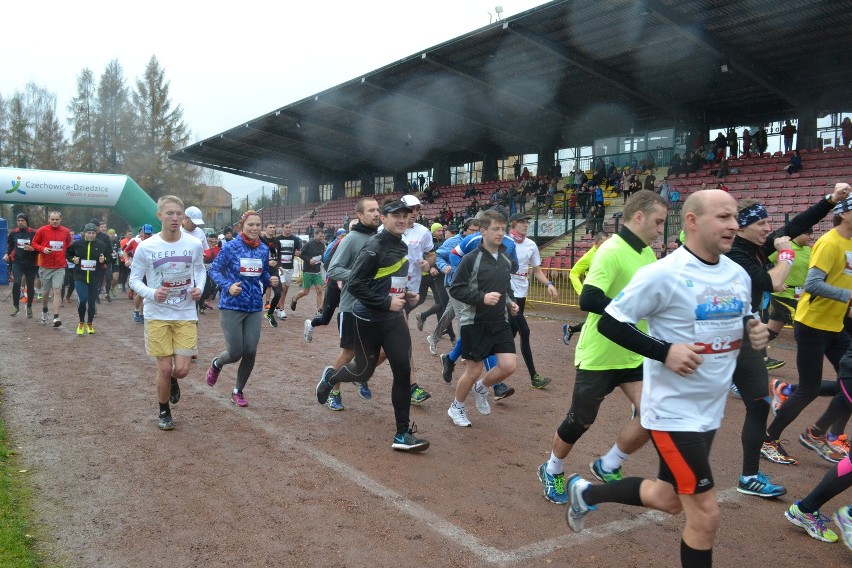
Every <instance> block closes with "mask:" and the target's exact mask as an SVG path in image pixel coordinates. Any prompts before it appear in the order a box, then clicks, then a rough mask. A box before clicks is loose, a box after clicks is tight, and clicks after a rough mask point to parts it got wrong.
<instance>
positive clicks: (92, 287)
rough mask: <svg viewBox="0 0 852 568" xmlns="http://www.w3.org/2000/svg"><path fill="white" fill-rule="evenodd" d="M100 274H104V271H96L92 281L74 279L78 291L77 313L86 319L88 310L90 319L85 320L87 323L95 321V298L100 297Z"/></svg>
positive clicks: (81, 319)
mask: <svg viewBox="0 0 852 568" xmlns="http://www.w3.org/2000/svg"><path fill="white" fill-rule="evenodd" d="M98 276H103V273H95V274H92V277H91V282H88V283H86V282H81V281H80V280H75V281H74V289H75V290H76V291H77V315H78V316H80V321H81V322H82V321H84V319H83V318H84V317H85V316H86V315H87V314H86V312H87V311H88V312H89V313H88V316H89V317H88V319H86V320H85V322H86V323H92V322H93V321H95V309H96V308H97V306H95V298H97V297H98V288H100V285H99V284H98V280H99V278H98Z"/></svg>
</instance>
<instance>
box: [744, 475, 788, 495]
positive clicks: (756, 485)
mask: <svg viewBox="0 0 852 568" xmlns="http://www.w3.org/2000/svg"><path fill="white" fill-rule="evenodd" d="M770 479H772V477H771V476H769V475H766V474H765V473H763V472H762V471H758V472H757V475H755V476H754V477H752V478H751V479H746V478H745V476H740V479H739V481H738V482H737V491H738V492H740V493H742V494H743V495H754V496H755V497H763V498H765V499H773V498H775V497H780V496H782V495H784V494H786V493H787V489H786V488H785V487H783V486H781V485H775V484H773V483H771V482H770V481H769V480H770Z"/></svg>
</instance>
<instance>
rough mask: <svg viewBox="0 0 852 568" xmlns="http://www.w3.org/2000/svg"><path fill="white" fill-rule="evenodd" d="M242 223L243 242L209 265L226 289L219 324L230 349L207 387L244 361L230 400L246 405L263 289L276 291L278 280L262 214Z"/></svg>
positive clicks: (244, 216) (243, 218)
mask: <svg viewBox="0 0 852 568" xmlns="http://www.w3.org/2000/svg"><path fill="white" fill-rule="evenodd" d="M240 223H241V227H240V234H239V236H238V238H236V239H234V240H232V241H231V242H229V243H227V244H226V245H225V246H224V248H222V251H221V252H220V253H219V255H218V256H217V257H216V260H214V261H213V264H211V265H210V271H209V276H210V278H212V279H213V281H214V282H216V285H217V286H218V287H219V288H220V289H221V290H222V293H221V294H220V295H219V322H220V324H221V326H222V334H223V335H224V336H225V346H226V347H225V350H224V351H222V352H221V353H219V355H217V356H216V357H214V358H213V361H212V362H211V363H210V368H209V369H207V384H208V385H210V386H211V387H212V386H213V385H215V384H216V381H217V380H218V379H219V373H221V372H222V368H223V367H224V366H225V365H227V364H228V363H236V362H237V361H239V362H240V366H239V369H237V384H236V386H235V387H234V390H233V392H232V393H231V401H232V402H233V403H234V404H236V405H237V406H240V407H245V406H248V401H247V400H246V397H245V395H244V394H243V389H245V386H246V383H247V382H248V379H249V375H251V372H252V369H254V360H255V357H256V355H257V344H258V343H259V342H260V327H261V326H260V324H261V322H262V321H263V320H262V313H263V289H264V287H266V286H271V287H273V288H274V287H276V286H277V285H278V276H272V275H271V274H270V272H269V263H270V262H271V260H270V255H269V247H268V246H267V245H266V244H265V243H264V242H262V241H261V240H260V226H261V221H260V214H258V213H257V212H256V211H252V210H249V211H246V212H245V213H243V214H242V215H241V216H240Z"/></svg>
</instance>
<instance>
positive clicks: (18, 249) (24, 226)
mask: <svg viewBox="0 0 852 568" xmlns="http://www.w3.org/2000/svg"><path fill="white" fill-rule="evenodd" d="M16 222H17V224H18V226H17V227H15V228H14V229H12V230H11V231H9V236H8V238H7V240H6V254H4V255H3V262H11V263H12V277H13V278H14V280H15V282H14V283H13V284H12V306H13V307H12V313H11V314H9V315H10V316H12V317H17V316H18V313H19V312H20V311H21V310H20V306H21V304H20V302H21V284H23V283H24V281H25V280H26V284H27V287H26V293H27V306H26V307H27V318H32V317H33V300H35V297H36V291H35V279H36V276H37V275H38V266H37V265H36V257H37V256H38V255H37V253H36V251H35V249H34V248H33V246H32V240H33V237H35V234H36V230H35V229H33V228H32V227H30V218H29V217H27V215H26V214H24V213H18V217H17V219H16ZM60 296H61V295H60Z"/></svg>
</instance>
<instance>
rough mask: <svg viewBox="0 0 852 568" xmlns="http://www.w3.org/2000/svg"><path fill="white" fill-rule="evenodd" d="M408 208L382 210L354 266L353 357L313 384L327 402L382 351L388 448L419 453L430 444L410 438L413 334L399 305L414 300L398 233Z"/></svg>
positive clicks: (370, 368) (367, 371)
mask: <svg viewBox="0 0 852 568" xmlns="http://www.w3.org/2000/svg"><path fill="white" fill-rule="evenodd" d="M410 215H411V209H410V208H409V207H408V206H407V205H406V204H405V203H404V202H403V201H401V200H400V201H392V202H390V203H388V204H386V205H385V206H384V207H383V208H382V224H383V226H384V231H382V232H381V233H378V234H376V235H375V236H373V237H371V238H370V240H369V241H368V242H367V244H366V245H364V248H362V249H361V252H360V253H359V256H358V260H356V261H355V265H354V266H353V269H352V273H351V277H350V280H349V284H348V286H347V290H348V291H349V292H351V294H352V295H353V296H354V297H355V299H356V301H355V305H354V308H353V314H354V316H355V350H356V353H355V359H354V360H353V361H352V362H350V363H348V364H347V365H345V366H343V367H341V368H340V369H338V370H337V371H333V370H332V368H331V367H326V371H325V372H323V377H322V379H320V381H319V383H317V388H316V394H317V401H319V403H320V404H325V403H326V401H327V400H328V397H329V395H330V394H331V392H332V390H334V388H335V386H336V385H337V384H339V383H341V382H355V381H359V382H365V381H367V380H369V378H370V377H371V376H372V375H373V372H374V371H375V369H376V365H377V364H378V361H379V352H380V351H381V350H384V352H385V354H386V355H387V359H388V363H389V364H390V368H391V372H392V374H393V386H392V389H391V401H392V403H393V408H394V416H395V419H396V435H395V436H394V438H393V442H392V444H391V447H392V448H393V449H395V450H401V451H422V450H425V449H426V448H428V447H429V442H427V441H426V440H423V439H419V438H417V437H415V436H414V434H415V433H416V432H417V428H416V426H415V425H414V424H413V423H412V424H411V426H410V427H409V422H408V420H409V411H410V408H411V397H410V381H411V359H410V354H411V334H410V332H409V330H408V322H407V321H406V319H405V315H404V312H403V305H404V304H405V302H408V303H409V304H412V305H413V304H416V303H417V299H418V298H417V293H416V292H412V291H409V290H408V289H407V288H406V286H407V284H408V259H407V258H406V255H407V253H408V247H406V245H405V243H403V242H402V235H403V233H404V232H405V229H406V227H407V223H408V217H409V216H410Z"/></svg>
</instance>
